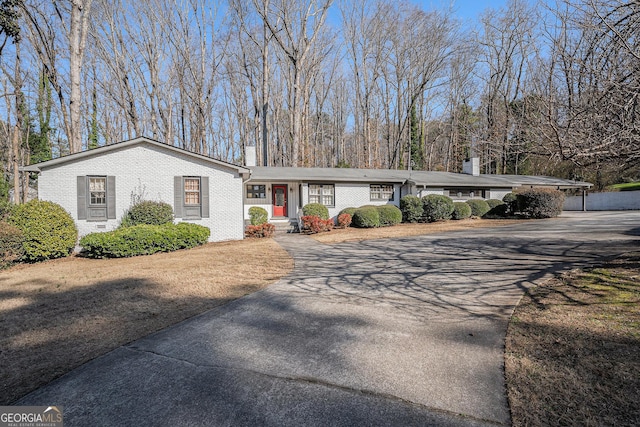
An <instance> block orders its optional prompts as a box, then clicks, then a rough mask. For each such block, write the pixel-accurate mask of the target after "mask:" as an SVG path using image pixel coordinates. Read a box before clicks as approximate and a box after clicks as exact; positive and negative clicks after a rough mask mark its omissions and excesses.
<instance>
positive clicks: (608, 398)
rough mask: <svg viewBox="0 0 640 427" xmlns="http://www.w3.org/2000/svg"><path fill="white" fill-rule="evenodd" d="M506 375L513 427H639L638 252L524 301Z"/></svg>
mask: <svg viewBox="0 0 640 427" xmlns="http://www.w3.org/2000/svg"><path fill="white" fill-rule="evenodd" d="M505 369H506V379H507V389H508V395H509V403H510V406H511V413H512V420H513V425H514V426H538V425H548V426H569V425H571V426H573V425H575V426H637V425H639V424H640V253H635V254H629V255H626V256H623V257H621V258H619V259H617V260H615V261H613V262H610V263H607V264H606V265H604V266H602V267H600V268H593V269H589V270H585V271H574V272H572V273H570V274H567V275H564V276H562V277H560V278H557V279H553V280H551V281H549V282H547V283H545V284H544V285H542V286H540V287H538V288H536V289H534V290H532V292H531V293H530V294H528V295H526V296H525V297H523V299H522V301H521V302H520V304H519V305H518V307H517V308H516V310H515V312H514V314H513V316H512V320H511V324H510V325H509V330H508V333H507V341H506V357H505Z"/></svg>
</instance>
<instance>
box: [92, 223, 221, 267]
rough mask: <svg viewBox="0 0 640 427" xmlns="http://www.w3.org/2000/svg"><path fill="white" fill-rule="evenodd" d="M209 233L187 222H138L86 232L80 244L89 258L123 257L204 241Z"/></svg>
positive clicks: (168, 250)
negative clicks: (106, 230)
mask: <svg viewBox="0 0 640 427" xmlns="http://www.w3.org/2000/svg"><path fill="white" fill-rule="evenodd" d="M209 235H210V230H209V229H208V228H207V227H203V226H202V225H198V224H191V223H187V222H181V223H179V224H173V223H167V224H162V225H148V224H140V225H133V226H131V227H123V228H118V229H117V230H114V231H108V232H105V233H91V234H87V235H86V236H84V237H83V238H82V239H80V246H82V247H83V248H84V250H85V254H86V256H88V257H90V258H123V257H132V256H137V255H150V254H154V253H156V252H170V251H175V250H178V249H187V248H193V247H195V246H198V245H202V244H204V243H206V242H207V240H208V239H209Z"/></svg>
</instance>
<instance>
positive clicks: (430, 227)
mask: <svg viewBox="0 0 640 427" xmlns="http://www.w3.org/2000/svg"><path fill="white" fill-rule="evenodd" d="M522 221H523V220H518V219H515V220H511V219H480V218H474V219H463V220H460V221H441V222H432V223H428V224H398V225H394V226H393V227H380V228H354V227H348V228H343V229H333V230H331V231H330V232H329V233H320V234H312V235H311V237H313V238H314V239H316V240H317V241H319V242H321V243H341V242H347V241H353V240H356V241H357V240H369V239H384V238H389V237H409V236H420V235H423V234H434V233H443V232H447V231H457V230H467V229H470V228H478V227H498V226H501V225H508V224H513V223H517V222H522Z"/></svg>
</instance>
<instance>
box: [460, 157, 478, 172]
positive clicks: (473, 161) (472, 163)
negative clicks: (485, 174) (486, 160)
mask: <svg viewBox="0 0 640 427" xmlns="http://www.w3.org/2000/svg"><path fill="white" fill-rule="evenodd" d="M462 173H466V174H467V175H473V176H479V175H480V158H479V157H472V158H470V159H467V160H465V161H464V162H462Z"/></svg>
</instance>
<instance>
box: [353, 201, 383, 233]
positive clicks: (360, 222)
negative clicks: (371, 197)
mask: <svg viewBox="0 0 640 427" xmlns="http://www.w3.org/2000/svg"><path fill="white" fill-rule="evenodd" d="M351 225H352V226H354V227H358V228H374V227H380V212H379V211H378V209H376V208H375V207H373V206H367V207H364V208H359V209H356V211H355V212H354V213H353V218H352V219H351Z"/></svg>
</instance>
